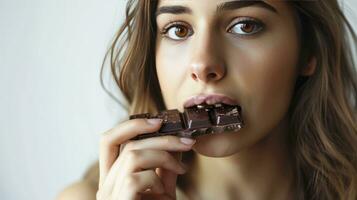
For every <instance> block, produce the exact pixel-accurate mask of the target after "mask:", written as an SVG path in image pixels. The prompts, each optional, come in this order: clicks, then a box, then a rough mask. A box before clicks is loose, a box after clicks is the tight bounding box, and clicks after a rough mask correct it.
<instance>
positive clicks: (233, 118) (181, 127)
mask: <svg viewBox="0 0 357 200" xmlns="http://www.w3.org/2000/svg"><path fill="white" fill-rule="evenodd" d="M241 110H242V109H241V107H240V106H239V105H234V106H232V105H226V104H223V103H222V104H221V103H219V104H214V105H207V104H201V105H196V106H192V107H189V108H185V109H184V112H183V113H180V112H179V111H178V110H177V109H172V110H164V111H160V112H159V113H158V114H156V115H151V114H150V113H145V114H137V115H131V116H130V117H129V119H137V118H146V119H150V118H160V119H163V122H162V126H161V128H160V129H159V130H158V131H156V132H153V133H144V134H140V135H137V136H135V137H134V138H132V140H139V139H144V138H149V137H157V136H164V135H175V136H179V137H192V138H195V137H197V136H200V135H205V134H213V133H223V132H233V131H238V130H240V129H241V128H242V127H243V126H244V122H243V119H242V117H241Z"/></svg>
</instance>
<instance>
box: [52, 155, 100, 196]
mask: <svg viewBox="0 0 357 200" xmlns="http://www.w3.org/2000/svg"><path fill="white" fill-rule="evenodd" d="M98 183H99V162H95V163H94V164H92V165H91V166H90V167H89V168H88V169H87V170H86V172H85V173H84V175H83V177H82V179H81V180H79V181H77V182H74V183H72V184H70V185H69V186H67V187H66V188H64V189H63V190H62V191H61V192H60V193H59V194H58V196H57V197H56V200H95V199H96V193H97V190H98Z"/></svg>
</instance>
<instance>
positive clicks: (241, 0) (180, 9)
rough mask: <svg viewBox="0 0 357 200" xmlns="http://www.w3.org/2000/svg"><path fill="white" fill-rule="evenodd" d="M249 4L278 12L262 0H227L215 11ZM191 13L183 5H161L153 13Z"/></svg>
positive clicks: (218, 11)
mask: <svg viewBox="0 0 357 200" xmlns="http://www.w3.org/2000/svg"><path fill="white" fill-rule="evenodd" d="M249 6H256V7H261V8H265V9H267V10H269V11H272V12H274V13H278V11H277V10H276V9H275V8H274V7H273V6H271V5H269V4H268V3H266V2H264V1H263V0H254V1H253V0H236V1H229V2H224V3H222V4H220V5H218V6H217V9H216V12H217V13H221V12H223V11H228V10H235V9H239V8H244V7H249ZM164 13H168V14H176V15H178V14H192V10H191V9H190V8H188V7H185V6H162V7H159V8H158V9H157V11H156V13H155V16H156V17H157V16H159V15H160V14H164Z"/></svg>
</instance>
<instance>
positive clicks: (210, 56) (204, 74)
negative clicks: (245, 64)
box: [190, 35, 226, 83]
mask: <svg viewBox="0 0 357 200" xmlns="http://www.w3.org/2000/svg"><path fill="white" fill-rule="evenodd" d="M197 38H201V40H197V41H196V42H195V45H194V48H192V52H193V53H192V54H191V55H192V57H191V62H190V71H191V73H190V74H191V78H192V79H193V80H194V81H197V82H204V83H208V82H217V81H219V80H221V79H222V78H223V77H224V76H225V74H226V66H225V64H224V61H223V59H221V57H222V56H221V55H222V54H223V51H222V50H223V49H222V48H223V47H222V46H221V45H222V44H219V43H218V42H217V40H216V39H215V38H213V37H212V35H211V36H206V37H204V36H203V37H197ZM217 39H218V38H217Z"/></svg>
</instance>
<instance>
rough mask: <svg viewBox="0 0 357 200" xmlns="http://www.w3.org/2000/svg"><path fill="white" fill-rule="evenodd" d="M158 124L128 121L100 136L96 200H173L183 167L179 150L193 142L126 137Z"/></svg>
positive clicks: (159, 124)
mask: <svg viewBox="0 0 357 200" xmlns="http://www.w3.org/2000/svg"><path fill="white" fill-rule="evenodd" d="M161 123H162V120H160V119H133V120H128V121H125V122H123V123H121V124H119V125H118V126H117V127H114V128H112V129H110V130H109V131H107V132H106V133H104V134H103V135H102V137H101V141H100V155H99V156H100V158H99V168H100V178H99V190H98V192H97V200H149V199H156V200H163V199H176V179H177V174H183V173H185V170H186V169H185V166H184V165H183V163H181V152H182V151H189V150H190V149H191V147H192V145H193V143H194V141H192V142H193V143H192V144H184V143H183V142H182V141H181V140H180V138H179V137H176V136H160V137H153V138H147V139H142V140H134V141H130V140H129V139H130V138H133V137H135V136H136V135H139V134H142V133H149V132H155V131H157V130H159V129H160V127H161ZM186 141H187V139H186ZM169 151H170V152H169Z"/></svg>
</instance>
